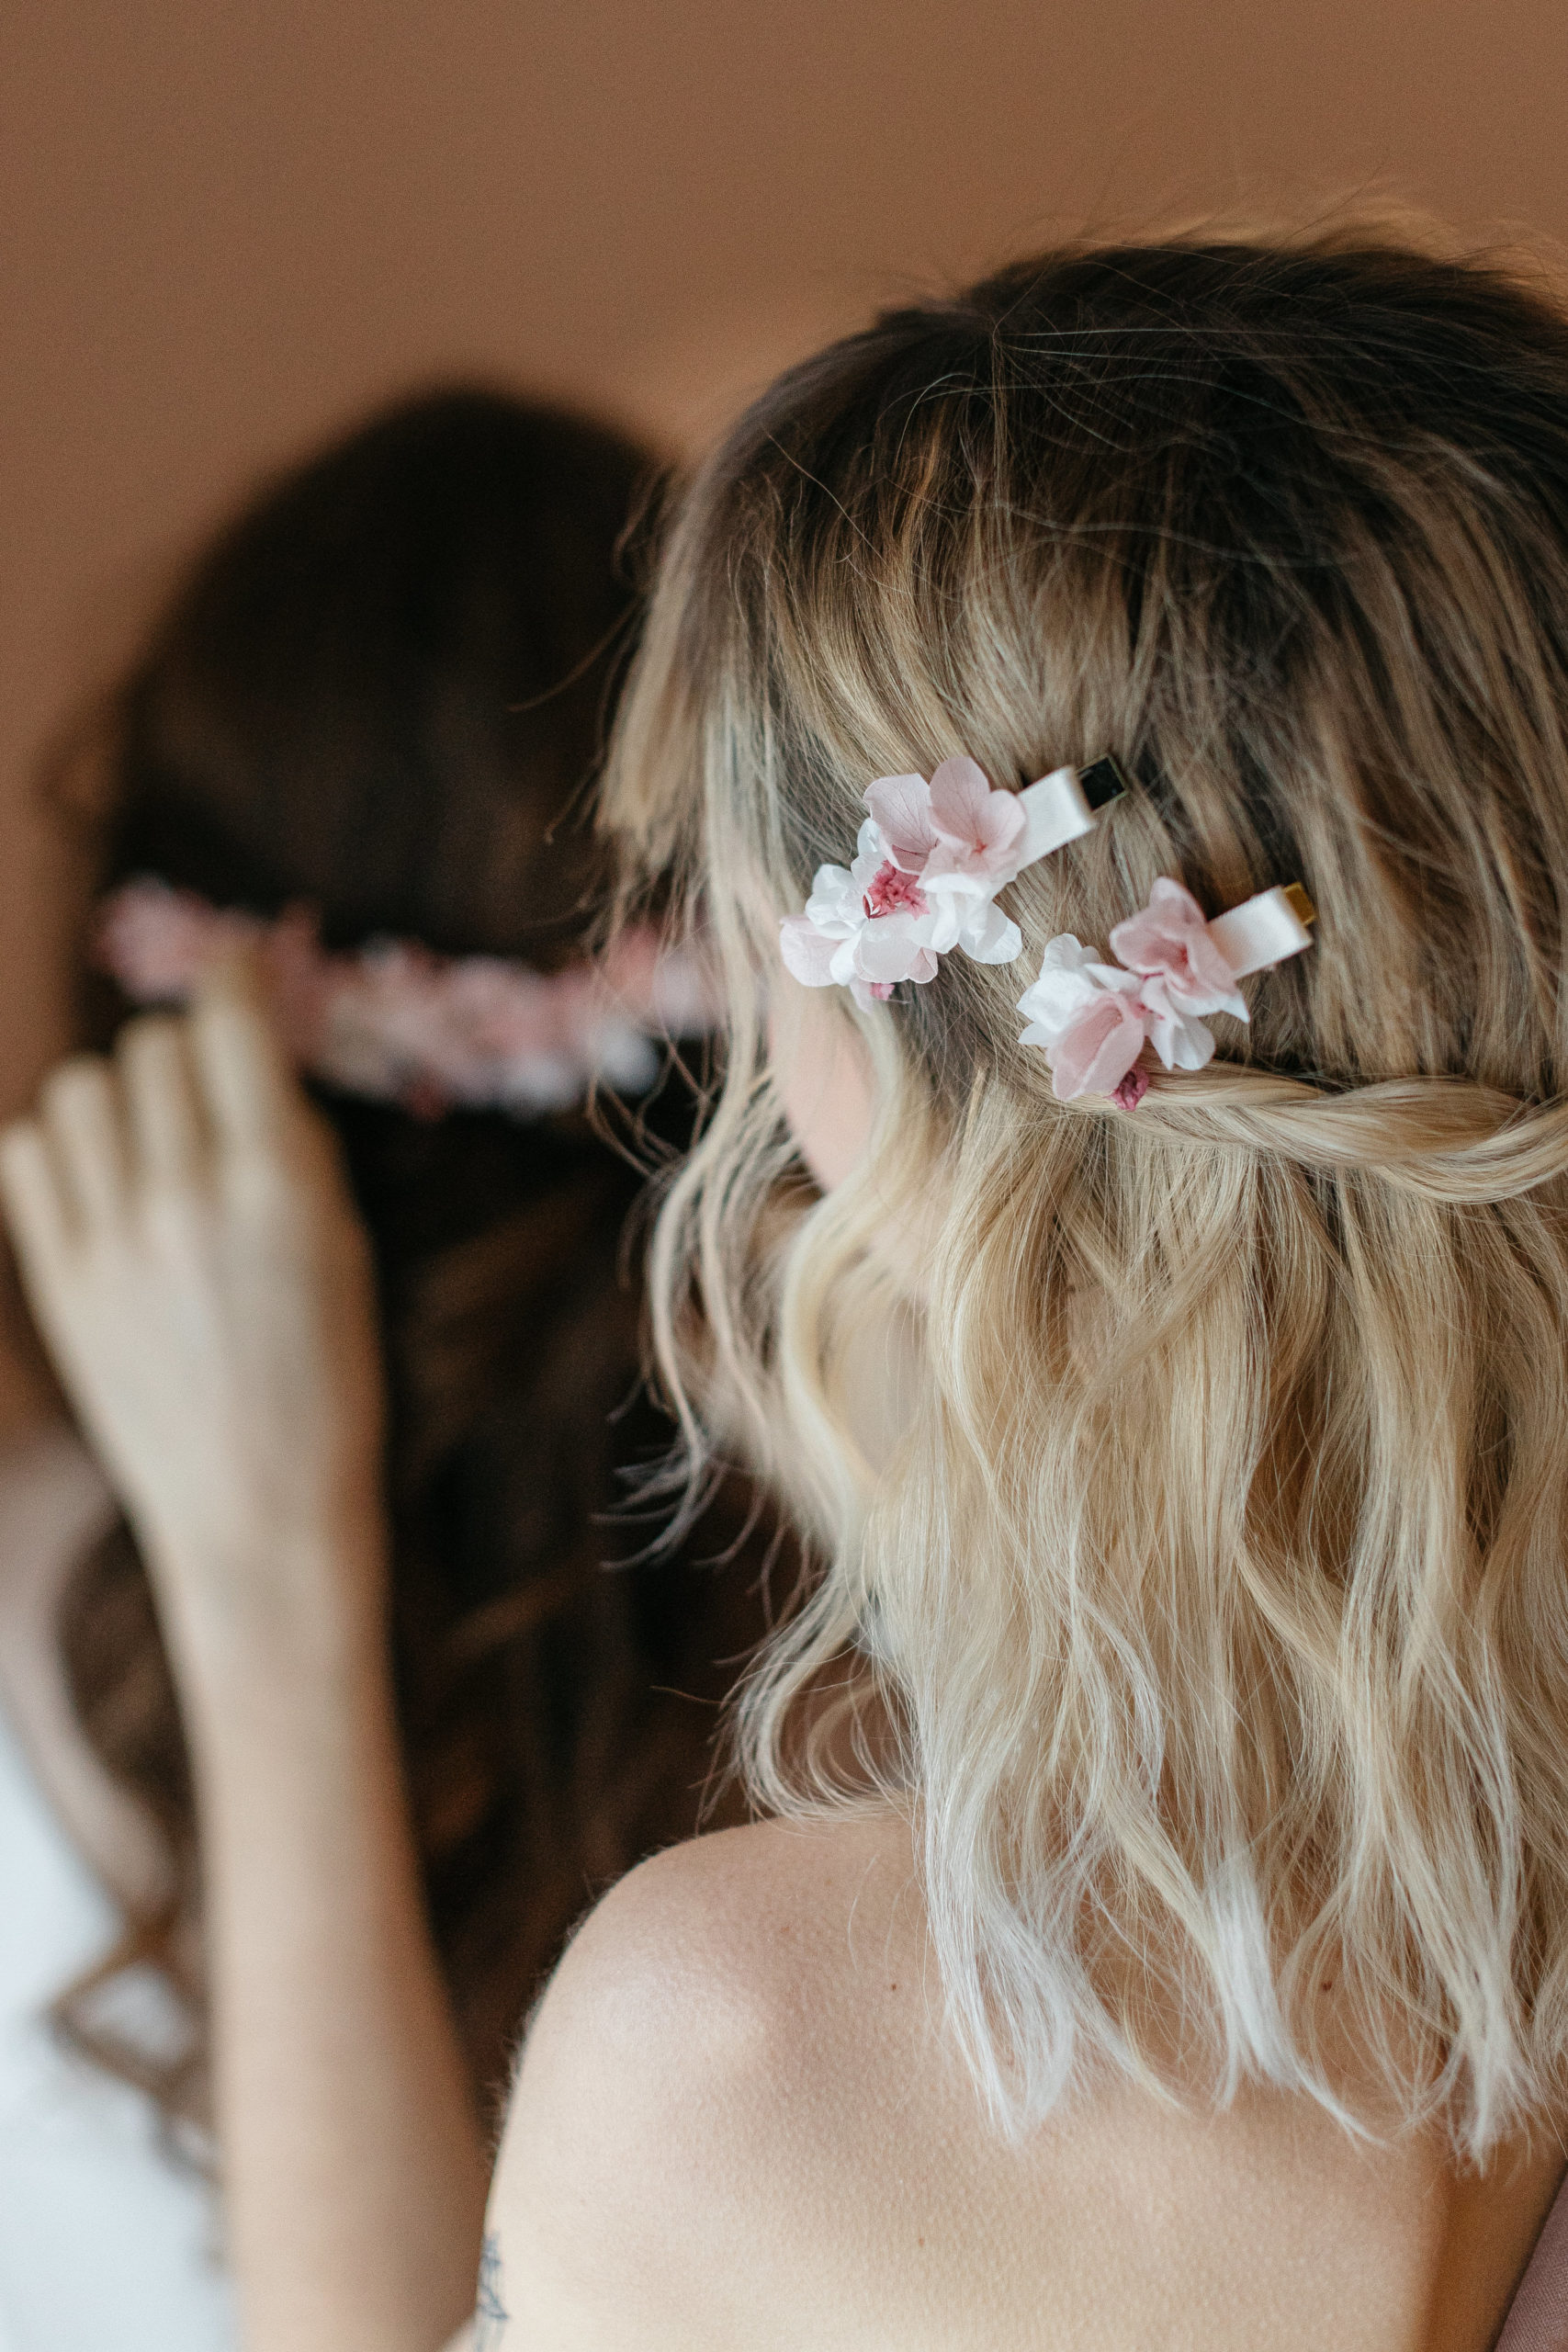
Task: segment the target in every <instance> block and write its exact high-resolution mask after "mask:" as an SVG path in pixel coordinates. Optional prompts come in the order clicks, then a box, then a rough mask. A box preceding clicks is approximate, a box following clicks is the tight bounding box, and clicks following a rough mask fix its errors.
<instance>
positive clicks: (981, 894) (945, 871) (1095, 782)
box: [779, 756, 1127, 1003]
mask: <svg viewBox="0 0 1568 2352" xmlns="http://www.w3.org/2000/svg"><path fill="white" fill-rule="evenodd" d="M1126 788H1127V786H1126V779H1125V778H1124V777H1123V775H1122V771H1121V769H1120V768H1119V767H1118V766H1117V764H1116V762H1115V761H1114V760H1113V759H1111V758H1110V757H1109V756H1107V757H1105V758H1103V759H1100V760H1096V761H1095V762H1094V763H1092V765H1091V766H1089V767H1087V768H1084V769H1082V770H1079V769H1077V768H1072V767H1062V768H1055V769H1054V770H1053V771H1052V773H1051V774H1050V775H1044V776H1042V777H1041V778H1040V779H1039V781H1038V783H1035V784H1032V785H1029V786H1026V787H1025V788H1024V790H1023V791H1021V792H993V791H992V789H991V786H990V784H989V781H988V780H987V776H986V775H985V772H984V770H983V769H982V768H980V767H979V766H978V765H977V764H976V762H975V761H973V760H970V759H963V758H959V759H952V760H944V761H943V762H942V765H941V766H940V767H939V768H938V769H937V770H936V772H935V774H934V775H932V776H931V781H930V783H929V784H928V782H927V781H926V779H925V777H924V776H919V775H885V776H879V777H878V778H877V780H876V782H875V783H874V784H873V785H871V786H868V788H867V791H866V795H865V805H866V808H867V809H868V810H869V811H870V814H869V815H868V816H867V818H866V820H865V822H864V823H863V825H862V827H861V829H860V838H859V840H858V842H856V845H855V848H856V854H855V858H854V861H853V863H852V865H850V866H848V867H847V868H846V867H844V866H842V865H819V866H818V869H817V876H816V879H815V881H814V882H813V884H812V886H811V896H810V897H809V899H807V902H806V911H805V913H804V914H799V915H786V916H785V917H784V921H783V922H782V923H781V925H780V930H779V946H780V950H781V952H782V954H783V956H784V964H785V966H786V967H787V968H788V969H789V971H790V972H792V973H793V974H794V976H795V978H796V979H797V980H800V981H801V982H803V983H804V985H805V986H806V987H807V988H813V989H823V988H847V989H852V991H853V993H854V995H855V997H856V999H857V1001H860V1002H862V1003H864V1002H865V1001H868V1000H883V999H886V998H887V997H889V996H891V995H892V993H893V989H894V987H895V985H896V984H897V982H898V981H899V980H915V981H926V980H932V979H934V978H936V973H937V958H938V956H944V955H946V954H947V953H948V952H949V950H950V949H952V948H954V947H962V948H963V949H964V953H965V954H966V955H969V956H974V957H975V958H976V961H977V962H979V963H982V964H1010V963H1011V962H1012V961H1013V960H1014V958H1015V957H1016V956H1019V955H1021V953H1022V949H1023V938H1022V934H1021V932H1020V931H1019V928H1018V925H1017V924H1016V923H1015V922H1010V921H1009V919H1008V917H1007V916H1006V915H1004V914H1003V913H1002V912H1001V910H1000V909H999V908H998V906H997V904H996V899H997V894H998V891H1000V890H1003V889H1005V888H1007V886H1008V884H1009V883H1010V882H1012V881H1015V880H1016V879H1017V877H1018V876H1019V875H1021V873H1022V872H1023V870H1024V868H1025V866H1028V865H1035V864H1036V863H1037V862H1038V861H1039V860H1040V859H1041V858H1043V857H1049V856H1050V854H1051V853H1052V851H1053V850H1058V849H1061V848H1063V847H1065V846H1066V843H1067V842H1071V841H1077V839H1078V838H1079V837H1080V835H1082V834H1084V833H1087V832H1089V831H1092V830H1093V827H1094V823H1095V820H1096V817H1097V815H1098V813H1099V811H1100V809H1103V808H1104V807H1106V806H1107V805H1108V804H1109V803H1110V802H1111V801H1112V800H1115V799H1117V798H1119V797H1120V796H1121V795H1122V793H1123V792H1124V791H1125V790H1126Z"/></svg>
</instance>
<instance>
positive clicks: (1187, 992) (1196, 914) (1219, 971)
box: [1111, 875, 1246, 1018]
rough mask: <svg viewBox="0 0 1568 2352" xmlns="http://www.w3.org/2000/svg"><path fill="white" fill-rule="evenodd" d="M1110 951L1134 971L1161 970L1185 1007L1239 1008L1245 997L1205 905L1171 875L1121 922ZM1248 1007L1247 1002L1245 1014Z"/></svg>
mask: <svg viewBox="0 0 1568 2352" xmlns="http://www.w3.org/2000/svg"><path fill="white" fill-rule="evenodd" d="M1111 954H1112V955H1113V956H1119V957H1120V958H1121V960H1122V963H1123V964H1125V965H1126V967H1127V968H1128V969H1129V971H1134V972H1142V973H1145V974H1150V973H1156V972H1157V973H1158V974H1159V975H1160V977H1161V978H1162V979H1164V980H1165V982H1166V984H1167V986H1168V989H1169V991H1170V998H1171V1001H1172V1003H1173V1004H1175V1005H1176V1006H1177V1008H1178V1009H1179V1011H1181V1012H1234V1011H1235V1007H1236V1005H1237V1004H1238V1003H1239V1002H1240V998H1239V996H1238V993H1237V989H1236V984H1235V973H1234V972H1233V971H1232V970H1231V967H1230V966H1229V965H1228V964H1227V963H1226V961H1225V959H1224V956H1223V955H1222V954H1221V953H1220V950H1219V949H1218V947H1216V946H1215V944H1214V942H1213V939H1212V938H1211V937H1210V935H1209V924H1208V919H1207V917H1206V916H1205V915H1204V913H1203V910H1202V909H1201V906H1200V905H1199V904H1198V901H1197V899H1195V898H1194V897H1193V896H1192V893H1191V892H1190V890H1187V889H1184V888H1183V887H1182V885H1181V884H1180V883H1179V882H1173V881H1172V880H1171V879H1170V877H1169V876H1168V875H1162V876H1160V878H1159V880H1158V881H1157V882H1156V884H1155V886H1154V888H1153V889H1152V890H1151V891H1150V892H1149V903H1148V905H1147V907H1146V908H1145V910H1143V911H1142V912H1140V913H1138V914H1135V915H1129V916H1128V917H1127V919H1126V921H1125V922H1119V923H1118V924H1117V925H1116V927H1115V929H1114V930H1113V931H1112V933H1111ZM1245 1012H1246V1008H1245V1006H1244V1007H1243V1017H1244V1018H1245Z"/></svg>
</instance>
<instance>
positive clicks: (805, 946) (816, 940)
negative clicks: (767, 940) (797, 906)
mask: <svg viewBox="0 0 1568 2352" xmlns="http://www.w3.org/2000/svg"><path fill="white" fill-rule="evenodd" d="M840 944H841V942H840V941H839V940H837V939H826V938H824V937H823V935H822V933H821V932H819V931H818V928H817V926H816V924H815V923H814V922H808V921H807V918H806V916H805V915H785V916H784V921H783V922H781V923H780V925H779V953H780V955H781V956H783V957H784V969H785V970H786V971H788V972H791V973H793V974H794V976H795V978H796V979H797V980H798V981H799V982H800V984H801V986H802V987H803V988H807V989H826V988H830V987H831V986H832V984H833V974H832V969H831V967H832V962H833V957H834V956H835V955H836V954H837V953H838V950H839V948H840Z"/></svg>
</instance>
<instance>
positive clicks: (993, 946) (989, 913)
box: [958, 899, 1023, 964]
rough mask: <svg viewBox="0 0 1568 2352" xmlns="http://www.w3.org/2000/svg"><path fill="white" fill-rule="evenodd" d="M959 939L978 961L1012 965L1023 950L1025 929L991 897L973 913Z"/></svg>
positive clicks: (979, 962) (968, 952)
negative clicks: (993, 902)
mask: <svg viewBox="0 0 1568 2352" xmlns="http://www.w3.org/2000/svg"><path fill="white" fill-rule="evenodd" d="M958 942H959V945H960V946H961V947H963V948H964V950H965V952H966V953H967V954H968V955H971V956H974V958H975V961H976V963H977V964H1012V963H1015V962H1016V961H1017V959H1018V958H1019V956H1021V955H1022V953H1023V933H1022V932H1021V931H1020V929H1019V927H1018V925H1017V923H1015V922H1010V920H1009V918H1008V917H1007V916H1006V915H1004V914H1003V912H1002V910H1001V909H1000V908H999V907H996V906H993V905H992V904H991V903H990V901H989V900H988V899H987V901H986V902H985V904H984V905H983V906H978V907H976V909H975V910H974V911H973V912H972V913H971V915H970V916H969V919H968V921H967V922H965V923H964V928H963V930H962V931H961V932H960V933H959V934H958Z"/></svg>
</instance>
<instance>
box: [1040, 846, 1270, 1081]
mask: <svg viewBox="0 0 1568 2352" xmlns="http://www.w3.org/2000/svg"><path fill="white" fill-rule="evenodd" d="M1316 919H1317V918H1316V912H1315V910H1314V906H1313V903H1312V900H1311V899H1309V898H1308V896H1307V894H1306V892H1305V891H1304V890H1303V888H1302V886H1301V884H1300V883H1299V882H1290V883H1287V884H1286V885H1285V886H1284V887H1283V888H1278V889H1273V890H1259V891H1258V894H1257V896H1256V897H1255V898H1251V899H1244V900H1243V901H1242V903H1241V905H1240V906H1239V907H1232V908H1231V909H1230V910H1229V911H1228V912H1227V913H1225V914H1223V915H1216V916H1215V917H1214V919H1213V922H1210V921H1209V920H1208V919H1207V917H1206V916H1205V915H1204V912H1203V910H1202V908H1201V906H1200V905H1199V904H1198V901H1197V899H1195V898H1194V897H1193V896H1192V893H1191V891H1190V890H1189V889H1187V888H1184V887H1183V885H1182V884H1181V883H1179V882H1177V881H1173V880H1172V879H1171V877H1170V876H1168V875H1162V876H1160V878H1159V880H1158V881H1157V882H1156V884H1155V886H1154V888H1153V889H1152V890H1151V891H1150V892H1149V902H1148V905H1147V906H1146V907H1145V908H1144V909H1143V910H1141V911H1140V912H1139V913H1137V914H1134V915H1129V916H1127V918H1126V919H1125V921H1124V922H1119V923H1117V924H1116V925H1115V927H1114V929H1113V930H1112V931H1111V954H1112V955H1113V956H1115V957H1116V958H1117V959H1118V960H1117V962H1116V963H1114V964H1107V963H1105V962H1104V961H1102V960H1101V958H1100V951H1099V950H1098V948H1094V947H1086V946H1085V945H1084V944H1083V943H1082V942H1081V940H1077V939H1075V938H1074V937H1073V934H1072V933H1071V932H1066V931H1064V932H1061V933H1058V934H1057V936H1056V937H1055V939H1052V940H1048V941H1047V942H1046V946H1045V954H1044V956H1043V959H1042V962H1041V966H1040V978H1038V979H1037V980H1036V981H1035V982H1034V984H1033V986H1032V988H1027V989H1025V990H1024V992H1023V994H1022V995H1021V997H1020V998H1019V1001H1018V1009H1019V1011H1020V1012H1022V1013H1025V1014H1027V1016H1028V1026H1027V1027H1026V1028H1024V1029H1023V1030H1021V1032H1020V1043H1021V1044H1022V1045H1025V1046H1043V1048H1044V1052H1045V1059H1046V1062H1047V1063H1048V1065H1049V1067H1050V1070H1051V1091H1052V1092H1053V1093H1054V1094H1055V1097H1056V1099H1057V1101H1058V1102H1060V1103H1070V1102H1073V1101H1075V1100H1076V1099H1077V1096H1079V1095H1080V1094H1107V1095H1109V1096H1110V1098H1111V1101H1112V1102H1113V1103H1117V1104H1119V1105H1120V1107H1121V1108H1122V1110H1123V1111H1135V1110H1136V1109H1137V1107H1138V1104H1139V1103H1141V1102H1142V1101H1143V1098H1144V1096H1145V1093H1146V1092H1147V1091H1148V1083H1149V1077H1148V1072H1147V1070H1146V1069H1145V1067H1144V1065H1143V1061H1142V1058H1141V1057H1142V1055H1143V1051H1144V1048H1145V1046H1153V1047H1154V1049H1155V1052H1156V1054H1157V1055H1158V1056H1159V1058H1160V1060H1161V1061H1162V1062H1163V1063H1164V1064H1165V1067H1166V1069H1203V1068H1204V1067H1205V1066H1206V1064H1207V1063H1209V1062H1210V1061H1211V1060H1213V1053H1214V1033H1213V1030H1212V1029H1211V1028H1210V1027H1209V1026H1208V1023H1207V1022H1206V1021H1205V1020H1204V1018H1203V1016H1204V1015H1205V1014H1206V1013H1213V1012H1228V1013H1230V1014H1231V1015H1232V1017H1233V1018H1234V1019H1235V1020H1237V1021H1245V1020H1246V1019H1247V1003H1246V1000H1245V999H1244V998H1243V996H1242V994H1241V991H1240V989H1238V988H1237V987H1236V982H1237V981H1238V980H1242V979H1245V978H1247V974H1248V973H1249V972H1266V971H1269V970H1271V969H1272V968H1273V967H1274V966H1275V965H1276V964H1282V963H1283V962H1284V961H1285V959H1286V957H1287V956H1299V955H1300V954H1301V952H1302V949H1303V947H1310V946H1311V944H1312V933H1311V930H1310V928H1309V926H1310V925H1311V924H1312V923H1313V922H1315V921H1316Z"/></svg>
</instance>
